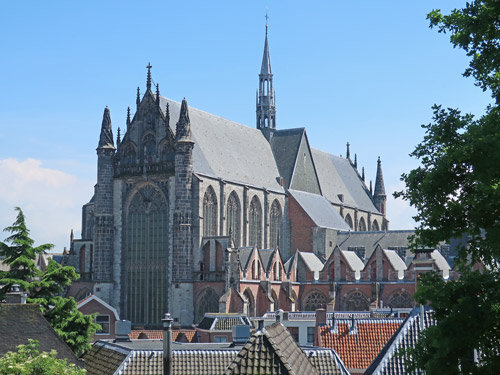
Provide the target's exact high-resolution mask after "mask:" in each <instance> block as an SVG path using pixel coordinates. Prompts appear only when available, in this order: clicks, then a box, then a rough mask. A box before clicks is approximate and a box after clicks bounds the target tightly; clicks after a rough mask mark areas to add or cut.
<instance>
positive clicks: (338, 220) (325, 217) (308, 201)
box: [288, 189, 351, 230]
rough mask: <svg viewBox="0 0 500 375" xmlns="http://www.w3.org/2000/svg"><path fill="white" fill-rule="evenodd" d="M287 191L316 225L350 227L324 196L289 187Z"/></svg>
mask: <svg viewBox="0 0 500 375" xmlns="http://www.w3.org/2000/svg"><path fill="white" fill-rule="evenodd" d="M288 192H289V193H290V194H291V195H292V196H293V197H294V198H295V200H296V201H297V202H298V203H299V204H300V206H301V207H302V208H303V209H304V211H305V212H306V213H307V215H309V217H310V218H311V220H312V221H314V223H315V224H316V225H317V226H318V227H323V228H332V229H338V230H350V229H351V228H350V227H349V225H347V223H346V222H345V221H344V219H343V218H342V216H340V214H339V213H338V212H337V210H336V209H335V208H334V207H333V206H332V205H331V203H330V202H329V201H328V200H327V199H326V198H325V197H323V196H321V195H317V194H311V193H307V192H304V191H299V190H293V189H289V190H288Z"/></svg>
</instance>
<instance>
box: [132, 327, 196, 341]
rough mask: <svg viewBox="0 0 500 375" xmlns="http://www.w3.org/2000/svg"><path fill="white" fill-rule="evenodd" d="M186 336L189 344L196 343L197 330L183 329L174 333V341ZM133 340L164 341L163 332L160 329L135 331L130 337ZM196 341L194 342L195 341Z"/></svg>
mask: <svg viewBox="0 0 500 375" xmlns="http://www.w3.org/2000/svg"><path fill="white" fill-rule="evenodd" d="M181 334H184V335H185V336H186V338H187V340H188V342H196V330H195V329H181V330H173V331H172V340H173V341H177V339H178V338H180V337H179V336H180V335H181ZM128 336H129V337H130V339H131V340H138V339H139V340H140V339H149V340H162V339H163V330H160V329H133V330H131V331H130V334H129V335H128ZM193 340H194V341H193Z"/></svg>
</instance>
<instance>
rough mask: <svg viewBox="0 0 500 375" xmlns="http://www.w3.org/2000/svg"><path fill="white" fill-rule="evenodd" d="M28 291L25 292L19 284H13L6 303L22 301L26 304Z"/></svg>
mask: <svg viewBox="0 0 500 375" xmlns="http://www.w3.org/2000/svg"><path fill="white" fill-rule="evenodd" d="M27 296H28V295H27V294H26V292H23V291H22V289H21V287H20V286H19V284H14V285H12V288H11V290H10V292H9V293H7V297H6V298H5V302H6V303H18V304H19V303H20V304H22V305H26V298H27Z"/></svg>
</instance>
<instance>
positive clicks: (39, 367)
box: [0, 340, 86, 375]
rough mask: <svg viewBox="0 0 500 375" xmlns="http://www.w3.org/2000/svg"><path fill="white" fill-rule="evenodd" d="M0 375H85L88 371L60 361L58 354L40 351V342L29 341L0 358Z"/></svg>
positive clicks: (53, 351) (62, 360)
mask: <svg viewBox="0 0 500 375" xmlns="http://www.w3.org/2000/svg"><path fill="white" fill-rule="evenodd" d="M0 374H5V375H7V374H8V375H84V374H86V371H85V370H83V369H79V368H77V367H76V366H75V365H74V364H68V363H67V362H66V360H65V359H58V358H57V352H56V351H55V350H52V351H51V352H50V353H47V352H42V353H40V352H39V351H38V341H36V340H29V342H28V344H27V345H19V346H18V347H17V351H16V352H8V353H7V354H5V355H4V356H3V357H1V358H0Z"/></svg>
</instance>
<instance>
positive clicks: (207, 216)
mask: <svg viewBox="0 0 500 375" xmlns="http://www.w3.org/2000/svg"><path fill="white" fill-rule="evenodd" d="M203 235H204V236H216V235H217V196H216V195H215V191H214V189H213V188H212V187H211V186H209V187H208V189H207V191H206V192H205V196H204V197H203Z"/></svg>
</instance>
